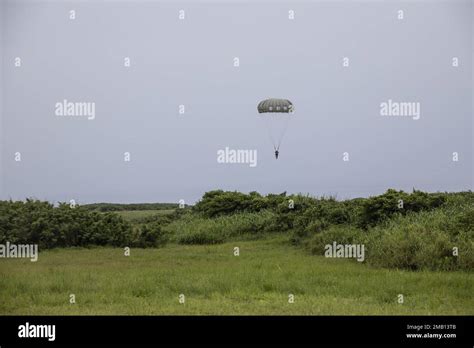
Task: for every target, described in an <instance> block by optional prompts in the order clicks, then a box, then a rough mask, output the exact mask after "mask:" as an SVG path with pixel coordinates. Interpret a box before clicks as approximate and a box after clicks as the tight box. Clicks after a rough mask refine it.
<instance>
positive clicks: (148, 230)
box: [131, 222, 168, 248]
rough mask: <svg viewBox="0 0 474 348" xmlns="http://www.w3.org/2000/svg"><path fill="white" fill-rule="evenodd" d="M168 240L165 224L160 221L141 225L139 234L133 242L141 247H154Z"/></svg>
mask: <svg viewBox="0 0 474 348" xmlns="http://www.w3.org/2000/svg"><path fill="white" fill-rule="evenodd" d="M167 241H168V236H167V235H166V233H165V231H164V228H163V225H162V224H161V223H160V222H153V223H150V224H146V225H143V226H140V228H139V229H138V235H137V237H136V239H135V240H134V241H133V242H132V244H131V245H132V246H136V247H139V248H154V247H158V246H163V245H165V244H166V242H167Z"/></svg>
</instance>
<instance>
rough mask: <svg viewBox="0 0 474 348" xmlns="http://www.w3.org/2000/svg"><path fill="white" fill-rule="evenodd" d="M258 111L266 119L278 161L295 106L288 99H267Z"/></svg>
mask: <svg viewBox="0 0 474 348" xmlns="http://www.w3.org/2000/svg"><path fill="white" fill-rule="evenodd" d="M257 110H258V113H259V114H262V117H263V118H264V119H265V125H266V127H267V130H268V134H269V136H270V139H271V141H272V144H273V149H274V151H275V158H276V159H278V155H279V153H280V145H281V142H282V140H283V136H284V135H285V133H286V129H287V128H288V122H289V120H290V118H291V114H292V113H293V110H294V108H293V104H292V103H291V102H290V101H289V100H288V99H276V98H271V99H265V100H262V101H261V102H260V103H258V106H257Z"/></svg>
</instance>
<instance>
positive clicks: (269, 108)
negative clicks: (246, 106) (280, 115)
mask: <svg viewBox="0 0 474 348" xmlns="http://www.w3.org/2000/svg"><path fill="white" fill-rule="evenodd" d="M257 109H258V112H259V113H260V114H261V113H264V112H286V113H289V112H292V111H293V104H292V103H291V102H290V101H289V100H288V99H276V98H270V99H265V100H262V101H261V102H260V103H258V106H257Z"/></svg>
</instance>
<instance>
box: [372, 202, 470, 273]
mask: <svg viewBox="0 0 474 348" xmlns="http://www.w3.org/2000/svg"><path fill="white" fill-rule="evenodd" d="M473 211H474V207H470V208H469V207H466V208H465V209H463V210H462V211H459V212H457V213H456V215H453V211H452V210H451V209H437V210H435V211H429V212H428V211H425V212H420V213H416V214H415V213H411V214H408V215H406V216H397V217H396V218H394V219H392V220H391V221H389V222H387V223H385V224H382V225H380V226H377V227H375V228H373V229H372V230H370V231H369V232H368V234H367V236H368V240H367V247H368V261H369V262H370V263H371V264H374V265H378V266H383V267H388V268H405V269H412V270H417V269H431V270H472V269H474V253H473V252H474V230H473V226H474V224H472V223H471V222H470V221H471V220H470V218H471V216H472V213H473ZM454 247H457V248H458V250H459V256H454V255H453V248H454Z"/></svg>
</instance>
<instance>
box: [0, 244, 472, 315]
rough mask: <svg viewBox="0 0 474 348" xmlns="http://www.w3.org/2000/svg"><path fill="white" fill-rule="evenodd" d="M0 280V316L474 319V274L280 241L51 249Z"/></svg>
mask: <svg viewBox="0 0 474 348" xmlns="http://www.w3.org/2000/svg"><path fill="white" fill-rule="evenodd" d="M236 246H238V247H239V248H240V256H234V254H233V249H234V247H236ZM0 279H1V281H0V314H21V315H23V314H34V315H41V314H46V315H53V314H58V315H68V314H118V315H120V314H144V315H154V314H178V315H180V314H217V315H222V314H225V315H230V314H263V315H265V314H269V315H276V314H302V315H307V314H316V315H318V314H326V315H332V314H342V315H351V314H353V315H354V314H362V315H365V314H374V315H377V314H389V315H390V314H407V315H412V314H413V315H415V314H438V315H443V314H446V315H447V314H469V315H473V314H474V297H473V296H472V294H473V293H474V276H473V275H472V273H466V272H426V271H424V272H410V271H398V270H386V269H375V268H371V267H369V266H366V265H363V264H359V263H357V262H354V261H348V260H341V259H326V258H324V257H321V256H311V255H309V254H306V253H305V252H302V250H300V249H297V248H294V247H292V246H290V245H289V243H288V241H287V237H283V236H276V237H272V238H270V239H265V240H259V241H239V242H232V243H225V244H220V245H212V246H183V245H168V246H166V247H164V248H161V249H132V250H131V255H130V256H129V257H126V256H124V255H123V250H122V249H119V248H94V249H52V250H47V251H44V252H42V253H40V255H39V260H38V262H36V263H33V262H30V261H29V260H25V259H2V260H0ZM70 294H75V296H76V303H75V304H70V303H69V295H70ZM180 294H184V295H185V300H186V302H185V304H180V303H179V301H178V296H179V295H180ZM289 294H294V296H295V301H294V303H288V296H289ZM398 294H403V296H404V303H403V304H399V303H398V301H397V300H398V297H397V296H398Z"/></svg>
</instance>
